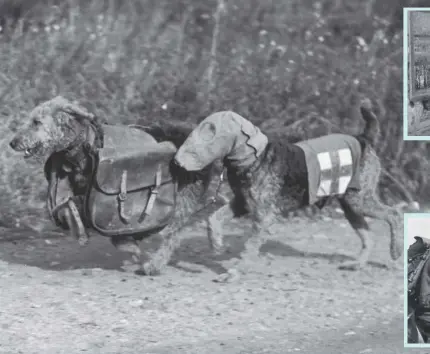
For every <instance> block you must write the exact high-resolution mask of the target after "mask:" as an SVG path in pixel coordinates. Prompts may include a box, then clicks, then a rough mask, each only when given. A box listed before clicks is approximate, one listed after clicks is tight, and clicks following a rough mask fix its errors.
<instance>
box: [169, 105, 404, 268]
mask: <svg viewBox="0 0 430 354" xmlns="http://www.w3.org/2000/svg"><path fill="white" fill-rule="evenodd" d="M360 110H361V114H362V117H363V119H364V120H365V122H366V126H365V128H364V131H363V133H362V134H361V135H358V136H351V135H346V134H330V135H327V136H323V137H320V138H316V139H311V140H307V141H302V142H299V143H297V144H291V143H289V142H288V141H287V139H279V140H277V141H269V140H268V138H267V136H266V135H264V134H263V133H262V132H261V131H260V130H259V129H258V128H257V127H256V126H254V125H253V124H252V123H251V122H250V121H248V120H246V119H245V118H243V117H241V116H240V115H238V114H236V113H234V112H231V111H224V112H217V113H214V114H212V115H210V116H209V117H207V118H206V119H204V120H203V121H202V122H201V123H200V124H199V126H198V127H197V128H196V129H195V130H194V131H193V132H192V133H191V134H190V136H189V137H188V139H187V140H186V141H185V142H184V143H183V144H182V146H181V147H180V148H179V150H178V152H177V153H176V156H175V162H176V163H177V164H178V165H179V166H181V167H183V168H185V169H186V170H188V171H197V170H200V169H202V168H204V167H205V166H207V165H208V164H210V163H212V162H213V161H214V160H215V159H222V160H223V161H224V165H225V166H226V168H227V176H228V181H229V184H230V187H231V189H232V190H233V193H234V198H233V200H232V201H231V202H230V203H229V204H228V205H224V206H223V207H221V208H220V209H218V210H217V211H216V212H215V213H214V214H213V215H212V216H211V217H210V219H209V231H210V232H209V239H210V242H211V245H212V247H213V249H214V250H215V251H216V252H221V250H222V248H223V240H222V226H223V223H224V222H225V221H228V220H229V219H232V218H235V217H242V216H245V217H248V218H250V219H251V221H252V230H253V231H252V232H251V235H250V237H249V239H248V240H247V242H246V244H245V251H244V252H243V254H242V260H243V261H242V262H246V261H247V260H252V259H254V260H256V259H257V258H255V257H257V256H259V249H260V246H261V245H262V244H263V243H264V242H265V241H266V237H267V232H264V231H265V229H266V228H267V227H268V226H269V225H270V224H271V223H272V222H274V221H275V220H276V219H277V218H278V217H279V216H280V217H285V216H286V215H288V213H289V212H291V211H294V210H297V209H299V208H302V207H305V206H307V205H312V204H316V205H317V206H319V207H320V208H322V207H323V206H324V204H325V203H326V202H327V200H328V198H333V197H334V198H337V199H338V201H339V203H340V206H341V207H342V209H343V211H344V214H345V217H346V219H347V220H348V221H349V223H350V224H351V226H352V227H353V228H354V230H355V232H356V233H357V235H358V236H359V237H360V240H361V243H362V248H361V252H360V254H359V256H358V258H357V259H356V260H354V261H348V262H344V263H342V264H341V265H340V267H341V268H344V269H345V268H348V269H358V268H360V267H363V266H365V265H366V264H367V262H368V259H369V255H370V252H371V250H372V246H373V243H372V238H371V235H370V230H369V225H368V223H367V221H366V220H365V216H368V217H372V218H376V219H380V220H384V221H386V222H387V223H388V225H389V227H390V235H391V242H390V253H391V257H392V259H393V260H395V259H397V258H399V257H400V255H401V254H402V248H403V222H402V214H401V212H400V211H399V210H397V209H396V208H393V207H389V206H387V205H384V204H382V202H381V201H380V199H379V197H378V195H377V192H376V188H377V184H378V179H379V175H380V173H381V162H380V160H379V158H378V156H377V155H376V153H375V150H374V144H375V140H376V138H377V136H378V134H379V122H378V120H377V117H376V116H375V114H374V113H373V112H372V110H371V108H370V102H368V101H366V102H365V103H364V104H363V105H362V107H361V108H360ZM239 264H240V263H239Z"/></svg>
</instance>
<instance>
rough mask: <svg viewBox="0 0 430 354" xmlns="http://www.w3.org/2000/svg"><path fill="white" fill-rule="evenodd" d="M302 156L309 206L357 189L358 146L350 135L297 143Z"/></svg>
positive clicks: (356, 141)
mask: <svg viewBox="0 0 430 354" xmlns="http://www.w3.org/2000/svg"><path fill="white" fill-rule="evenodd" d="M296 145H297V146H299V147H300V148H301V149H302V150H303V151H304V153H305V159H306V166H307V170H308V184H309V188H308V192H309V204H314V203H315V202H317V201H318V200H320V199H321V198H324V197H328V196H330V195H339V194H343V193H345V191H346V189H347V188H354V189H357V190H359V189H360V183H359V173H358V172H359V168H358V167H359V163H360V158H361V145H360V143H359V141H358V140H357V139H356V138H354V137H353V136H350V135H346V134H330V135H326V136H322V137H319V138H315V139H310V140H305V141H301V142H299V143H296Z"/></svg>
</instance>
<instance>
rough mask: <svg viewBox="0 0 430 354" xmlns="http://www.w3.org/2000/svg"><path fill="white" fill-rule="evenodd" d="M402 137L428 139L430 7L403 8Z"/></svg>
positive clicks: (429, 107)
mask: <svg viewBox="0 0 430 354" xmlns="http://www.w3.org/2000/svg"><path fill="white" fill-rule="evenodd" d="M403 34H404V37H403V40H404V46H403V48H404V56H403V75H404V78H403V83H404V87H403V98H404V113H403V137H404V140H430V8H404V13H403Z"/></svg>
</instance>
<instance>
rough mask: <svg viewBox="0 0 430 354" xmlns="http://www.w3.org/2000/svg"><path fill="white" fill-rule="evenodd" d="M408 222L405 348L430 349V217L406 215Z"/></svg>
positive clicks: (405, 218) (406, 223)
mask: <svg viewBox="0 0 430 354" xmlns="http://www.w3.org/2000/svg"><path fill="white" fill-rule="evenodd" d="M404 222H405V225H404V230H405V307H404V310H405V336H404V337H405V338H404V339H405V347H423V348H430V261H429V259H430V214H427V213H425V214H424V213H422V214H405V216H404ZM406 265H407V266H406Z"/></svg>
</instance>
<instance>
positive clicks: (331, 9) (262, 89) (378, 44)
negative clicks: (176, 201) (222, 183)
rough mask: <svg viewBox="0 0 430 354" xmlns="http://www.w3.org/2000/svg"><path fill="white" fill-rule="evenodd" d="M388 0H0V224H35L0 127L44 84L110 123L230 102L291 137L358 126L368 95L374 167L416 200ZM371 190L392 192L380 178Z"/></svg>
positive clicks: (185, 115) (420, 172) (415, 165)
mask: <svg viewBox="0 0 430 354" xmlns="http://www.w3.org/2000/svg"><path fill="white" fill-rule="evenodd" d="M384 4H385V5H384ZM389 4H391V2H390V3H389V2H388V0H381V1H372V0H368V1H355V0H343V1H339V0H337V1H319V2H315V1H310V0H306V1H303V0H301V1H299V0H290V1H281V0H267V1H264V2H263V1H259V0H235V1H232V0H230V1H226V0H224V1H222V0H218V1H217V0H208V1H204V2H203V1H192V0H179V1H167V0H159V1H151V0H128V1H119V0H110V1H103V0H99V1H97V0H92V1H83V0H81V1H79V0H67V1H46V0H44V1H42V0H38V1H32V2H25V1H2V2H0V14H2V16H4V19H3V21H2V22H1V23H2V31H3V32H2V35H1V38H0V99H1V105H0V114H1V116H2V118H3V120H4V125H3V129H2V130H1V131H0V134H1V135H0V136H1V138H2V142H3V149H2V150H1V151H0V154H1V159H2V165H1V169H2V170H1V178H2V180H1V182H2V193H1V198H0V205H1V215H2V217H1V222H2V223H3V224H4V225H6V226H16V225H21V226H23V225H24V226H25V225H27V226H32V227H35V228H38V229H43V228H45V227H48V226H49V225H48V226H47V223H46V214H45V211H44V198H45V189H46V182H45V180H44V176H43V175H42V173H41V168H40V166H35V165H29V164H27V163H24V162H23V161H22V160H21V159H18V160H17V157H16V155H13V154H12V153H11V151H10V149H8V148H7V143H8V139H9V138H10V136H11V132H10V128H11V127H15V128H16V127H19V125H20V124H22V123H23V122H24V121H25V119H26V113H27V112H28V111H29V110H30V109H32V108H33V107H34V106H35V105H36V104H38V103H39V102H41V101H43V100H46V99H49V98H51V97H52V96H54V95H57V94H62V95H64V96H66V97H68V98H71V99H78V100H79V101H80V102H82V103H83V104H84V105H86V107H87V108H88V109H89V110H91V111H92V112H94V113H95V114H97V115H99V116H103V117H104V118H106V119H107V120H108V121H109V122H111V123H144V124H147V123H150V122H152V121H157V120H160V119H161V120H162V119H169V120H178V121H185V122H189V123H190V124H191V123H196V122H198V121H199V120H201V119H202V118H204V117H205V116H207V115H208V114H210V113H211V112H213V111H216V110H224V109H232V110H234V111H236V112H238V113H239V114H241V115H243V116H244V117H247V118H248V119H250V120H251V121H253V122H254V123H256V124H258V125H260V126H261V127H262V129H263V130H264V131H266V132H268V133H273V134H288V135H289V136H290V137H291V139H298V138H309V137H312V136H316V135H321V134H323V133H326V132H330V131H339V130H342V131H345V132H348V133H356V132H359V131H361V130H362V127H363V122H362V121H361V118H360V114H359V110H358V107H359V104H360V100H361V99H362V98H364V97H369V98H370V99H371V100H372V102H373V105H374V107H375V110H376V111H377V113H378V116H379V118H380V120H381V124H382V127H383V129H382V136H381V139H380V140H379V144H378V147H377V150H378V153H379V155H380V156H381V157H382V160H383V164H384V167H385V169H386V170H387V171H388V172H389V173H390V174H391V175H393V176H394V177H395V179H396V180H398V181H399V183H400V184H401V185H403V186H404V188H406V190H408V191H409V192H410V193H411V194H412V195H413V196H420V197H421V198H424V199H425V198H427V197H428V196H429V192H430V189H429V183H428V181H427V175H429V173H428V172H429V164H428V160H427V159H426V155H427V151H428V148H427V145H426V144H425V143H422V142H419V143H418V142H417V143H415V142H407V143H405V142H403V140H402V112H403V109H402V36H401V27H400V26H401V23H400V24H399V22H398V19H396V17H395V16H396V11H397V10H398V9H396V8H395V6H391V7H390V6H388V5H389ZM17 8H18V9H20V10H19V11H18V10H16V9H17ZM387 8H392V9H393V12H392V13H387V10H386V9H387ZM396 21H397V22H396ZM381 192H382V196H383V197H384V198H385V199H387V200H393V198H394V199H400V198H403V196H402V194H401V193H399V191H398V188H397V187H396V186H394V184H393V183H392V181H391V180H390V179H388V178H386V177H384V178H383V179H382V181H381Z"/></svg>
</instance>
